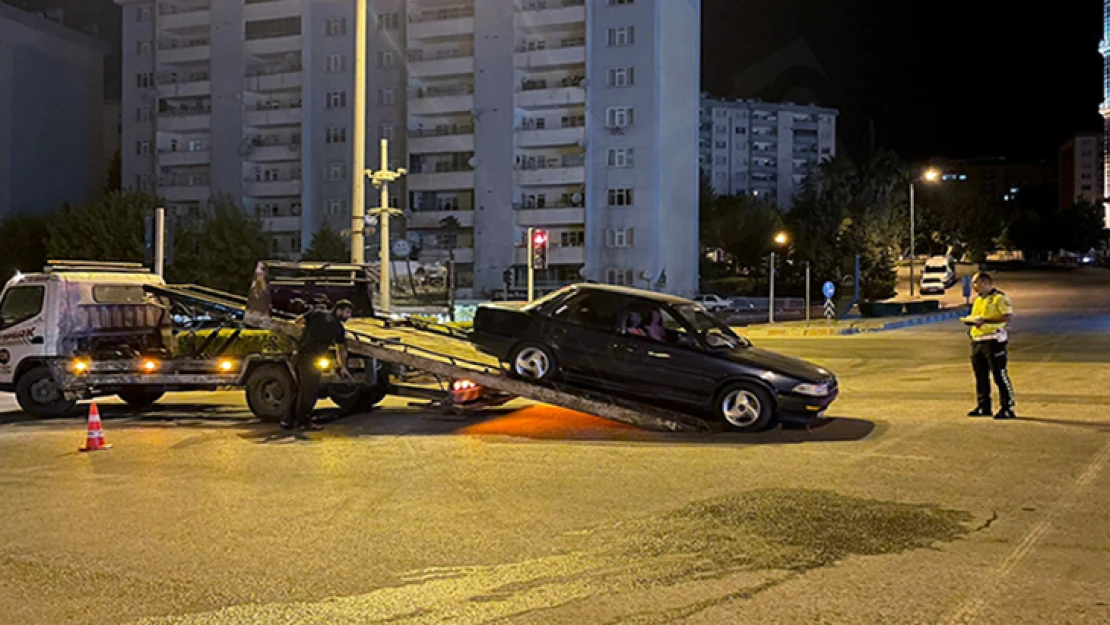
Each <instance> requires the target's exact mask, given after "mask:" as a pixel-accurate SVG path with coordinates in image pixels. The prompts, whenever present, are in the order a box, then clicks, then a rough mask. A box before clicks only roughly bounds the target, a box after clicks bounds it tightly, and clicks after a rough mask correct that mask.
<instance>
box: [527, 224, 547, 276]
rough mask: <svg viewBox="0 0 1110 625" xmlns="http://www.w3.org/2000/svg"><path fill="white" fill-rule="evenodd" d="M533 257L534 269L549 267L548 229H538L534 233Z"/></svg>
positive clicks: (531, 259)
mask: <svg viewBox="0 0 1110 625" xmlns="http://www.w3.org/2000/svg"><path fill="white" fill-rule="evenodd" d="M530 247H531V249H530V250H529V251H531V258H530V259H529V260H530V261H531V264H532V269H537V270H540V269H547V231H546V230H536V231H534V232H533V233H532V245H531V246H530Z"/></svg>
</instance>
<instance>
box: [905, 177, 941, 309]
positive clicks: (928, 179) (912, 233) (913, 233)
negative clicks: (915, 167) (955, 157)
mask: <svg viewBox="0 0 1110 625" xmlns="http://www.w3.org/2000/svg"><path fill="white" fill-rule="evenodd" d="M921 179H922V180H924V181H925V182H939V181H940V171H938V170H937V169H935V168H932V167H930V168H929V169H926V170H925V173H924V174H923V175H922V176H921ZM915 195H916V189H915V188H914V181H913V179H911V180H910V297H913V296H914V294H915V292H916V288H917V285H915V284H914V276H913V261H914V257H915V256H916V255H917V250H916V248H915V239H916V238H917V228H916V226H917V218H916V211H915V210H914V209H915V206H914V204H915Z"/></svg>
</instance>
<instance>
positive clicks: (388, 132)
mask: <svg viewBox="0 0 1110 625" xmlns="http://www.w3.org/2000/svg"><path fill="white" fill-rule="evenodd" d="M393 133H394V126H393V124H382V125H381V126H379V127H378V137H379V138H381V139H385V140H387V141H393Z"/></svg>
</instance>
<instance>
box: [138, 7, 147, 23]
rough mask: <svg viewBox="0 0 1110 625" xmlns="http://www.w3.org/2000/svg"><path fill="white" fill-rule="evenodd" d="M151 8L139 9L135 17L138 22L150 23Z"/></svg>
mask: <svg viewBox="0 0 1110 625" xmlns="http://www.w3.org/2000/svg"><path fill="white" fill-rule="evenodd" d="M150 10H151V7H139V12H138V14H136V15H135V21H136V22H149V21H150Z"/></svg>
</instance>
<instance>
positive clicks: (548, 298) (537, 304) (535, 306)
mask: <svg viewBox="0 0 1110 625" xmlns="http://www.w3.org/2000/svg"><path fill="white" fill-rule="evenodd" d="M574 290H575V288H574V287H573V286H567V287H563V288H561V289H559V290H558V291H552V292H551V293H548V294H547V295H544V296H543V297H541V298H539V299H537V300H534V301H532V302H530V303H528V304H526V305H524V306H523V307H521V310H528V311H532V310H539V309H540V308H543V307H544V306H546V305H547V304H549V303H551V302H553V301H555V300H557V299H559V298H560V297H562V296H564V295H566V294H567V293H570V292H571V291H574Z"/></svg>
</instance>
